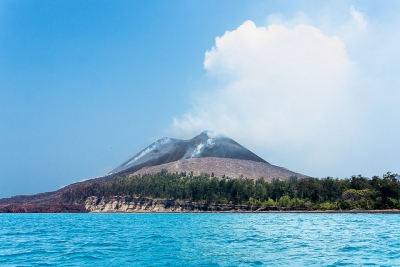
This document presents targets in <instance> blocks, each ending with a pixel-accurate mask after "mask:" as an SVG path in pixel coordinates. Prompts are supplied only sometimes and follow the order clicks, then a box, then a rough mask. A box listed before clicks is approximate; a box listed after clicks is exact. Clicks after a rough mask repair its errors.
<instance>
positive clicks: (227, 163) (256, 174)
mask: <svg viewBox="0 0 400 267" xmlns="http://www.w3.org/2000/svg"><path fill="white" fill-rule="evenodd" d="M162 169H166V170H168V172H178V173H180V172H186V173H187V174H190V172H192V171H193V175H199V174H201V173H208V174H211V173H214V175H215V176H216V177H229V178H240V177H243V178H246V177H247V178H253V179H259V178H261V177H264V178H265V180H267V181H271V180H272V179H273V178H279V179H281V180H286V179H288V178H289V177H290V176H297V177H298V178H302V177H306V176H304V175H302V174H300V173H296V172H292V171H290V170H288V169H285V168H282V167H279V166H275V165H272V164H269V163H264V162H256V161H252V160H240V159H230V158H216V157H207V158H192V159H184V160H178V161H175V162H170V163H165V164H161V165H157V166H152V167H148V168H143V169H141V170H139V171H136V172H135V173H133V175H134V174H145V173H149V174H153V173H157V172H160V171H161V170H162Z"/></svg>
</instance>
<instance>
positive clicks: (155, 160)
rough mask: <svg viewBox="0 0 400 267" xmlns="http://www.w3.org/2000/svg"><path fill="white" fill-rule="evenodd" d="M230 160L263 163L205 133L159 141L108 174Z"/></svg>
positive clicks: (237, 146) (225, 139) (232, 143)
mask: <svg viewBox="0 0 400 267" xmlns="http://www.w3.org/2000/svg"><path fill="white" fill-rule="evenodd" d="M207 157H217V158H231V159H242V160H251V161H255V162H264V163H267V162H266V161H265V160H263V159H262V158H260V157H259V156H257V155H256V154H254V153H253V152H251V151H250V150H248V149H247V148H245V147H243V146H241V145H240V144H238V143H237V142H235V141H234V140H232V139H231V138H229V137H226V136H223V135H221V134H216V133H214V132H210V131H204V132H202V133H201V134H200V135H198V136H196V137H194V138H192V139H190V140H179V139H172V138H168V137H164V138H161V139H159V140H157V141H156V142H154V143H153V144H151V145H150V146H148V147H146V148H145V149H143V150H142V151H140V152H139V153H138V154H136V155H135V156H133V157H132V158H130V159H129V160H127V161H126V162H124V163H123V164H122V165H121V166H119V167H117V168H115V169H114V170H112V171H111V172H110V174H125V173H133V172H135V171H138V170H140V169H142V168H144V167H150V166H156V165H161V164H164V163H169V162H174V161H178V160H184V159H190V158H207Z"/></svg>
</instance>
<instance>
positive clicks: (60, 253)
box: [0, 214, 400, 266]
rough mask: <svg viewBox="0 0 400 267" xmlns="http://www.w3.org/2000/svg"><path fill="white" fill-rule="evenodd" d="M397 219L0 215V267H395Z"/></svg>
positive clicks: (398, 262)
mask: <svg viewBox="0 0 400 267" xmlns="http://www.w3.org/2000/svg"><path fill="white" fill-rule="evenodd" d="M399 223H400V215H392V214H0V265H1V266H93V265H99V266H120V265H127V266H276V265H279V266H400V230H399V229H398V226H399V225H400V224H399Z"/></svg>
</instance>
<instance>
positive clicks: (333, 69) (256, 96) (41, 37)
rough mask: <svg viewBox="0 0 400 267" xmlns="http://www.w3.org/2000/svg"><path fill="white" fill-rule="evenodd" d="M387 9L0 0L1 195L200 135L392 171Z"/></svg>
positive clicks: (393, 86)
mask: <svg viewBox="0 0 400 267" xmlns="http://www.w3.org/2000/svg"><path fill="white" fill-rule="evenodd" d="M399 8H400V4H399V3H398V2H396V1H385V2H382V3H376V2H374V1H370V2H368V1H151V2H149V1H1V2H0V148H1V149H0V171H1V174H0V197H9V196H12V195H16V194H33V193H38V192H43V191H51V190H55V189H58V188H60V187H61V186H64V185H67V184H70V183H72V182H75V181H80V180H82V179H88V178H93V177H96V176H100V175H103V174H105V173H107V172H108V171H110V170H112V169H113V168H115V167H116V166H118V165H119V164H121V163H122V162H123V161H124V160H126V159H127V158H129V157H131V156H132V155H133V154H135V153H137V152H138V151H139V150H141V149H143V148H144V147H146V146H147V145H149V144H150V143H151V142H153V141H155V140H156V139H158V138H161V137H163V136H169V137H176V138H185V139H189V138H191V137H193V136H194V135H195V134H198V133H200V132H201V131H203V130H216V131H219V132H222V133H224V134H226V135H228V136H231V137H232V138H234V139H235V140H237V141H238V142H240V143H241V144H243V145H244V146H246V147H248V148H249V149H251V150H253V151H254V152H256V153H257V154H258V155H260V156H261V157H263V158H264V159H265V160H267V161H269V162H271V163H274V164H277V165H281V166H285V167H287V168H289V169H292V170H294V171H297V172H301V173H304V174H307V175H312V176H316V177H325V176H328V175H329V176H334V177H339V178H343V177H349V176H351V175H353V174H360V173H361V174H364V175H367V176H372V175H381V174H382V173H383V172H386V171H392V172H399V165H398V162H399V160H400V152H399V151H400V141H399V138H398V133H399V130H400V127H399V122H400V119H399V117H400V116H399V115H398V114H399V112H400V108H399V105H398V103H399V100H400V92H399V85H400V82H399V78H398V76H399V75H398V72H399V71H398V70H399V60H400V51H399V48H398V47H400V45H398V42H399V41H400V37H399V31H398V29H399V26H400V19H399V18H398V16H397V14H398V12H399ZM216 38H217V39H216Z"/></svg>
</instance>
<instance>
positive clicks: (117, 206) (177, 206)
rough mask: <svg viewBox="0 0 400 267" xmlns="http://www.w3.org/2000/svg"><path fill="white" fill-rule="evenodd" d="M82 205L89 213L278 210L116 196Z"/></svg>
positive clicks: (94, 197)
mask: <svg viewBox="0 0 400 267" xmlns="http://www.w3.org/2000/svg"><path fill="white" fill-rule="evenodd" d="M84 205H85V208H86V210H87V211H89V212H254V211H257V212H260V211H267V210H278V208H276V207H268V208H266V207H260V206H251V205H233V204H203V203H195V202H188V201H183V200H166V199H152V198H132V197H118V196H116V197H108V198H100V197H96V196H92V197H89V198H87V199H86V201H85V203H84Z"/></svg>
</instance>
